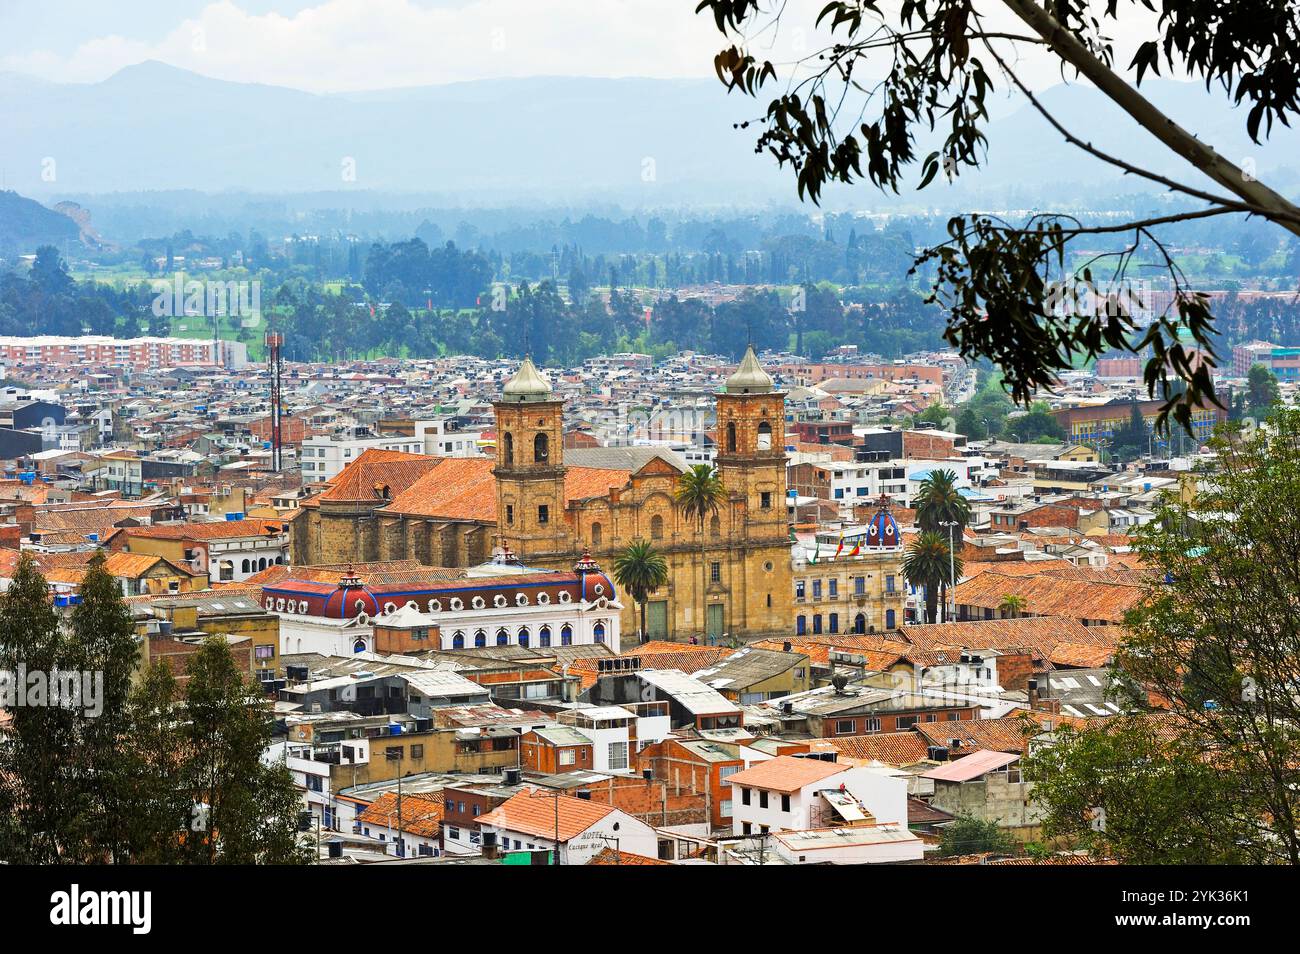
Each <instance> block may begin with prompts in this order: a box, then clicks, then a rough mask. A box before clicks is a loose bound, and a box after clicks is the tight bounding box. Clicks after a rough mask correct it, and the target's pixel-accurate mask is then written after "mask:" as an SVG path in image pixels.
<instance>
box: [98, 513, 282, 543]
mask: <svg viewBox="0 0 1300 954" xmlns="http://www.w3.org/2000/svg"><path fill="white" fill-rule="evenodd" d="M121 532H122V534H123V535H124V536H127V537H141V538H148V539H153V540H226V539H231V538H234V537H264V536H270V535H273V534H279V533H283V532H284V521H283V520H263V519H262V518H260V517H249V518H247V519H244V520H214V521H212V522H211V523H177V524H159V525H157V526H152V527H127V528H125V529H124V530H122V531H121Z"/></svg>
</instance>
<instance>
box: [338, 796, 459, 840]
mask: <svg viewBox="0 0 1300 954" xmlns="http://www.w3.org/2000/svg"><path fill="white" fill-rule="evenodd" d="M442 809H443V801H442V793H441V792H435V793H431V794H425V793H419V794H410V795H403V796H402V813H401V815H398V813H397V793H396V792H385V793H384V794H383V795H380V796H379V797H378V798H376V799H375V800H374V801H373V802H371V803H370V804H369V805H368V806H367V807H366V810H365V811H363V812H362V813H361V814H360V815H358V816H357V820H358V821H360V822H362V823H363V824H367V825H377V826H379V827H381V828H389V827H391V828H394V829H396V830H398V831H403V832H406V833H407V834H408V835H422V836H424V837H426V838H433V837H436V836H437V835H438V834H439V833H440V832H441V831H442Z"/></svg>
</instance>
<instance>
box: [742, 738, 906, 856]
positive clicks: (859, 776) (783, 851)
mask: <svg viewBox="0 0 1300 954" xmlns="http://www.w3.org/2000/svg"><path fill="white" fill-rule="evenodd" d="M900 776H901V773H896V772H894V771H892V770H889V769H883V768H882V769H875V768H853V767H849V766H844V765H839V764H838V763H835V762H824V761H821V760H820V759H814V758H797V757H795V756H789V755H782V756H778V757H777V758H774V759H768V760H767V761H765V762H760V763H758V764H757V765H753V766H751V767H750V768H747V769H745V770H744V771H741V772H736V773H735V774H733V775H731V776H730V777H728V778H727V780H726V781H727V782H728V783H729V784H730V785H731V792H732V795H731V811H732V834H733V835H734V836H737V837H742V838H750V839H757V840H759V841H760V842H761V843H762V844H763V845H764V846H765V845H766V844H767V843H768V841H769V839H770V843H771V846H772V848H773V850H774V851H775V852H776V853H777V854H779V855H780V856H781V857H782V858H783V859H784V860H785V861H786V862H787V863H789V864H817V863H831V864H879V863H888V862H900V861H919V860H920V859H921V857H922V855H923V853H924V846H923V844H922V842H921V840H920V839H919V838H917V837H916V836H915V835H914V834H912V833H911V832H910V831H909V830H908V828H907V782H906V781H905V780H904V778H902V777H900Z"/></svg>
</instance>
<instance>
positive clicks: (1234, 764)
mask: <svg viewBox="0 0 1300 954" xmlns="http://www.w3.org/2000/svg"><path fill="white" fill-rule="evenodd" d="M1212 446H1213V447H1214V449H1215V450H1216V451H1217V452H1218V455H1219V456H1218V461H1217V464H1216V466H1215V467H1214V468H1213V471H1212V472H1211V473H1206V474H1202V475H1198V477H1199V481H1198V482H1199V485H1200V486H1199V490H1198V493H1197V494H1196V497H1195V500H1194V502H1186V501H1184V500H1182V499H1178V498H1174V499H1170V500H1168V501H1167V502H1166V503H1165V504H1164V505H1163V506H1162V507H1161V508H1160V510H1159V512H1158V514H1157V519H1156V520H1155V521H1153V522H1152V523H1151V524H1150V525H1149V526H1148V527H1146V528H1144V529H1143V531H1142V532H1141V534H1140V536H1139V539H1138V544H1137V547H1138V550H1139V552H1140V553H1141V554H1142V556H1143V558H1144V559H1145V560H1146V562H1147V563H1148V565H1150V566H1151V567H1153V568H1154V569H1155V570H1156V571H1157V574H1158V576H1157V578H1156V579H1155V580H1154V581H1153V582H1152V583H1151V584H1149V592H1148V594H1147V598H1146V600H1145V601H1144V604H1143V605H1142V606H1141V607H1140V608H1139V609H1137V610H1135V611H1134V612H1133V613H1132V614H1131V616H1130V618H1129V619H1128V620H1127V623H1128V629H1129V635H1128V637H1127V639H1126V641H1125V643H1124V644H1123V646H1122V648H1121V651H1120V652H1119V653H1118V654H1117V657H1116V669H1117V671H1118V672H1119V673H1121V674H1122V683H1121V684H1122V687H1123V688H1122V690H1121V692H1122V693H1123V694H1125V695H1127V696H1128V697H1129V698H1128V699H1127V700H1126V701H1127V702H1129V703H1136V704H1137V706H1138V707H1139V708H1142V707H1144V706H1148V705H1149V704H1151V703H1156V702H1158V703H1159V704H1160V707H1161V708H1165V709H1167V710H1168V711H1167V712H1158V713H1142V712H1138V713H1136V714H1134V715H1131V716H1123V717H1115V718H1112V719H1109V720H1107V721H1106V722H1105V723H1104V724H1103V726H1102V727H1100V728H1089V729H1087V730H1085V731H1081V732H1074V731H1071V730H1069V729H1065V730H1062V731H1059V732H1058V733H1057V739H1056V742H1055V744H1054V745H1052V746H1047V747H1042V748H1038V749H1037V750H1036V751H1035V752H1034V753H1033V755H1032V756H1031V758H1030V759H1029V760H1028V764H1027V766H1026V771H1027V772H1028V773H1029V776H1030V778H1031V779H1032V780H1033V781H1034V782H1035V790H1034V791H1035V797H1036V798H1037V799H1039V800H1040V801H1041V802H1042V803H1043V804H1044V806H1045V807H1046V809H1047V812H1048V816H1047V820H1046V827H1047V829H1048V833H1049V834H1050V835H1061V836H1067V837H1071V838H1077V839H1080V840H1082V841H1083V842H1084V843H1086V844H1088V845H1090V846H1092V847H1094V848H1096V849H1097V850H1099V851H1101V852H1103V853H1106V854H1109V855H1112V856H1114V857H1116V858H1118V859H1119V860H1121V861H1131V862H1138V863H1169V862H1188V863H1191V862H1199V863H1213V862H1232V861H1237V862H1256V863H1258V862H1285V863H1290V864H1300V831H1297V811H1298V810H1300V789H1298V788H1297V784H1298V783H1300V618H1298V617H1297V614H1296V612H1295V607H1296V606H1297V605H1300V411H1295V410H1279V411H1278V412H1277V413H1276V414H1275V415H1274V416H1273V417H1272V418H1271V419H1270V421H1269V423H1268V425H1267V427H1266V428H1260V429H1258V430H1257V431H1254V432H1253V433H1251V432H1247V431H1245V430H1242V429H1238V430H1237V431H1236V432H1235V433H1233V434H1231V435H1225V436H1221V437H1219V438H1217V439H1216V440H1215V441H1214V442H1213V445H1212ZM1139 687H1140V688H1139Z"/></svg>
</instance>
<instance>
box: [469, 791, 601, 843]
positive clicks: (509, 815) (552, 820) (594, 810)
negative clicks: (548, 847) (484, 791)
mask: <svg viewBox="0 0 1300 954" xmlns="http://www.w3.org/2000/svg"><path fill="white" fill-rule="evenodd" d="M614 810H615V809H613V808H610V807H609V806H608V805H599V804H597V803H595V802H589V801H587V800H586V799H582V798H573V797H572V796H569V795H559V794H553V793H551V792H543V791H534V790H528V791H523V792H519V793H518V794H516V795H513V796H511V797H510V798H509V799H507V800H506V801H504V802H502V803H501V804H500V805H498V806H497V807H496V808H494V809H492V811H490V812H488V813H486V814H484V815H480V816H479V817H478V823H479V825H490V826H492V827H493V828H501V829H504V830H507V831H517V832H519V833H520V834H524V835H533V836H535V837H538V838H546V839H548V840H552V841H554V840H556V832H557V831H558V832H559V841H561V842H566V841H568V840H569V839H571V838H576V837H577V836H578V835H581V834H582V833H583V832H584V831H586V830H587V829H588V828H590V827H591V826H592V825H594V824H596V822H598V821H600V820H601V819H602V818H604V817H605V816H606V815H608V814H609V813H610V812H613V811H614Z"/></svg>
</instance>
